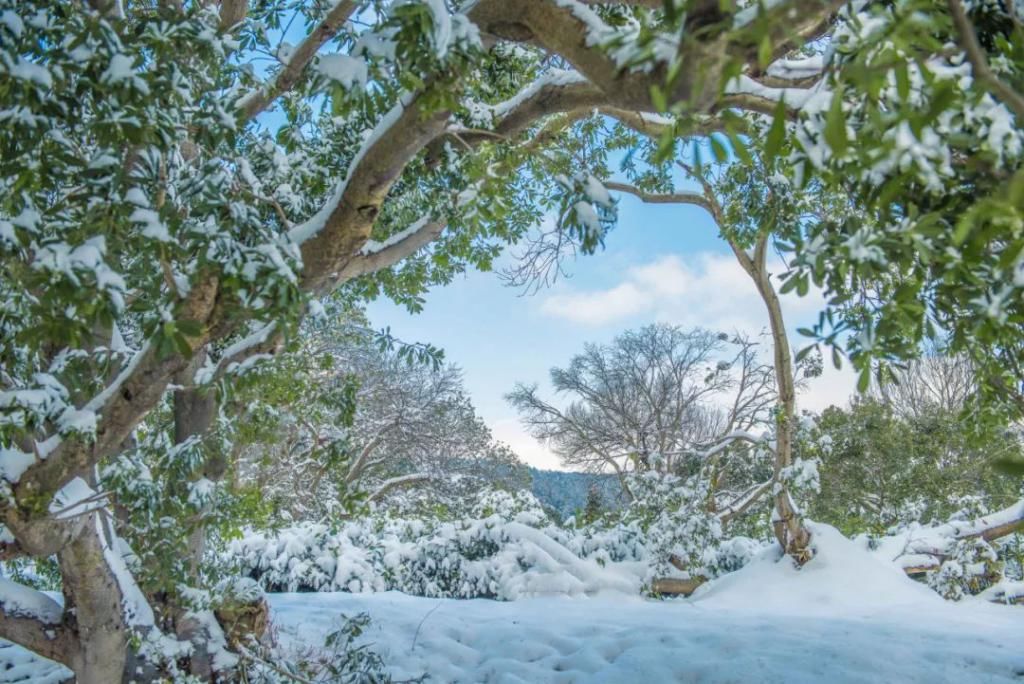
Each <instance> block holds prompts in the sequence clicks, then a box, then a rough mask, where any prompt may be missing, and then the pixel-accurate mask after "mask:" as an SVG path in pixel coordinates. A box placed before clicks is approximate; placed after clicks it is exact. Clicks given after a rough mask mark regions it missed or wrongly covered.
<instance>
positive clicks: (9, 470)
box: [0, 447, 36, 484]
mask: <svg viewBox="0 0 1024 684" xmlns="http://www.w3.org/2000/svg"><path fill="white" fill-rule="evenodd" d="M35 461H36V459H35V456H34V455H32V454H29V453H26V452H24V451H21V450H20V449H13V448H10V447H0V477H3V479H5V480H7V481H8V482H10V483H12V484H16V483H17V482H18V480H19V479H21V475H22V473H24V472H25V471H26V470H28V469H29V466H31V465H32V464H33V463H35Z"/></svg>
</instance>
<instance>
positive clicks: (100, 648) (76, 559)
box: [57, 512, 130, 684]
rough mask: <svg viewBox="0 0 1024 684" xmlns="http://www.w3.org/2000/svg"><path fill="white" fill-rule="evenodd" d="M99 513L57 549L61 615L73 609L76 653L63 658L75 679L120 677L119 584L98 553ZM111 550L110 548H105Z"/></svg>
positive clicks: (122, 624) (97, 683)
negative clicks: (68, 541)
mask: <svg viewBox="0 0 1024 684" xmlns="http://www.w3.org/2000/svg"><path fill="white" fill-rule="evenodd" d="M100 515H102V514H101V513H98V512H97V513H90V514H89V518H90V520H89V521H88V524H85V525H82V526H81V531H80V533H79V534H78V536H76V537H75V538H74V539H73V540H72V541H71V542H70V543H69V544H67V545H66V546H65V547H64V548H63V549H62V550H61V551H60V552H59V553H58V554H57V560H58V563H59V565H60V571H61V578H62V580H63V592H64V614H65V616H69V615H72V614H73V616H74V617H73V619H74V625H75V631H76V632H77V635H78V639H77V642H76V644H75V645H76V646H77V651H78V652H77V653H76V654H73V655H71V656H70V657H69V658H68V659H67V660H65V661H62V662H67V663H68V665H69V666H70V667H71V669H72V670H73V671H74V672H75V676H76V677H77V680H78V684H111V682H119V681H121V678H122V675H123V674H124V671H125V663H126V661H127V657H128V650H129V636H130V635H129V629H128V625H127V623H126V621H125V614H124V606H123V599H124V596H123V594H122V591H121V586H120V585H119V583H118V580H117V577H116V575H115V574H114V571H113V569H112V568H111V567H110V563H109V561H108V559H107V557H106V554H105V553H104V541H103V536H102V532H101V525H102V520H101V519H100ZM110 552H111V553H116V551H114V550H110Z"/></svg>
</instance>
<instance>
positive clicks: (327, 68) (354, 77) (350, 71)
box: [316, 54, 367, 90]
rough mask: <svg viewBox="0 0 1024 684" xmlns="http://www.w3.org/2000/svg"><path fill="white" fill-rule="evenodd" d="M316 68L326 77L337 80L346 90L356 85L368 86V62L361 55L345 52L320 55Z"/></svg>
mask: <svg viewBox="0 0 1024 684" xmlns="http://www.w3.org/2000/svg"><path fill="white" fill-rule="evenodd" d="M316 70H317V71H318V72H319V73H320V74H321V75H323V76H325V77H326V78H329V79H331V80H332V81H337V82H338V83H339V84H341V86H342V87H343V88H344V89H345V90H351V89H352V88H353V87H355V86H356V85H358V86H360V87H365V86H366V79H367V70H366V62H365V61H363V60H362V59H361V58H359V57H352V56H350V55H344V54H333V55H320V57H319V58H318V59H317V62H316Z"/></svg>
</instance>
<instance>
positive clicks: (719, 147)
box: [708, 135, 729, 164]
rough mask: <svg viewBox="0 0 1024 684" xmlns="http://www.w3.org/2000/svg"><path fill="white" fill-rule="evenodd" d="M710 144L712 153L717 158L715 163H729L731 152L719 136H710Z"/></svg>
mask: <svg viewBox="0 0 1024 684" xmlns="http://www.w3.org/2000/svg"><path fill="white" fill-rule="evenodd" d="M708 142H709V143H711V153H712V154H713V155H714V156H715V161H717V162H718V163H719V164H724V163H725V162H727V161H729V150H727V149H726V148H725V145H723V144H722V141H721V140H719V139H718V136H716V135H712V136H709V137H708Z"/></svg>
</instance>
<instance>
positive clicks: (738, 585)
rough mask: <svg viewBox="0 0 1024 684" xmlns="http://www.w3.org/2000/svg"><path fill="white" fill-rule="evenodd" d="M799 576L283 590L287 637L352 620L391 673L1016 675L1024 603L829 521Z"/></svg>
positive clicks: (1020, 666)
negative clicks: (691, 588) (541, 590)
mask: <svg viewBox="0 0 1024 684" xmlns="http://www.w3.org/2000/svg"><path fill="white" fill-rule="evenodd" d="M814 535H815V536H814V543H815V545H816V547H817V548H816V551H817V553H816V555H815V558H814V559H813V560H811V561H810V562H809V563H808V564H807V565H806V566H805V567H804V568H803V569H802V570H797V569H795V568H794V567H793V566H792V564H791V563H790V562H788V561H782V562H778V561H777V557H776V556H775V554H774V552H773V553H766V554H763V555H762V556H761V557H759V558H758V559H756V560H755V561H753V562H752V563H751V564H750V565H748V566H746V567H745V568H743V569H741V570H739V571H737V572H735V573H732V574H729V575H726V576H724V577H723V578H721V579H719V580H717V581H715V582H713V583H711V584H709V585H706V589H704V590H703V591H700V592H698V595H697V596H696V597H695V598H693V599H678V600H669V601H653V600H644V599H641V598H639V597H636V596H629V595H624V594H616V593H604V594H600V595H598V596H595V597H587V598H571V597H565V596H558V597H543V598H528V599H523V600H519V601H512V602H499V601H488V600H484V599H473V600H462V601H459V600H453V599H428V598H418V597H411V596H406V595H404V594H400V593H397V592H387V593H379V594H272V595H270V596H269V599H270V604H271V608H272V612H273V621H274V624H275V625H276V627H277V629H278V630H279V631H278V638H279V640H280V642H281V643H282V645H283V646H284V647H285V648H293V649H296V650H299V649H301V648H304V647H308V646H309V645H311V644H316V643H322V641H323V638H324V637H325V636H326V635H327V634H328V633H329V632H331V631H333V630H334V629H336V627H337V624H338V620H339V617H340V616H341V615H342V614H345V615H349V616H352V615H355V614H358V613H361V612H366V613H368V614H369V615H370V618H371V620H372V622H371V623H370V626H369V628H368V629H367V631H366V632H365V634H364V636H363V642H362V643H366V644H370V647H371V648H373V649H376V650H377V651H378V652H380V653H381V654H382V656H383V657H384V660H385V662H386V663H387V664H388V666H389V667H390V668H391V669H390V674H391V675H392V676H394V677H395V678H396V679H410V678H413V677H417V676H419V675H422V674H424V673H427V674H429V675H430V676H431V681H444V682H624V681H653V682H659V681H664V682H670V681H672V682H708V683H713V682H746V681H755V680H756V681H762V682H787V683H789V682H808V683H811V682H813V683H815V684H817V683H818V682H851V683H852V682H864V683H867V682H908V683H909V682H929V683H930V682H956V681H971V682H1011V681H1019V676H1020V674H1021V673H1022V672H1024V653H1022V652H1021V650H1020V648H1019V645H1020V644H1021V643H1024V614H1022V613H1021V609H1020V608H1018V607H1009V606H997V605H992V604H983V603H977V602H966V603H957V604H954V603H948V602H945V601H943V600H942V599H940V598H939V597H938V596H936V595H935V594H934V593H933V592H931V591H930V590H928V589H927V588H926V587H923V586H921V585H918V584H916V583H914V582H913V581H911V580H909V579H907V578H906V577H905V576H903V575H902V574H901V573H900V572H899V571H898V570H896V569H894V568H893V567H891V566H889V565H888V564H886V563H882V562H879V561H878V560H877V559H876V558H874V557H873V556H872V555H870V554H868V553H865V552H864V551H863V550H862V549H860V548H858V547H857V545H856V544H855V543H853V542H851V541H849V540H847V539H845V538H843V537H842V536H841V535H840V534H839V533H838V532H836V531H835V530H833V529H832V528H829V527H827V526H822V525H815V526H814Z"/></svg>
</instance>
